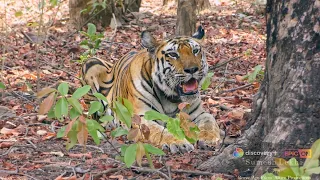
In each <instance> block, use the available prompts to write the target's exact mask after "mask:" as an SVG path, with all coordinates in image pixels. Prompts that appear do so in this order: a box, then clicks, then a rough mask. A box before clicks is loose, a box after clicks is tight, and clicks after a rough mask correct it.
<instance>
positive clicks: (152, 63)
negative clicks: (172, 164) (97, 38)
mask: <svg viewBox="0 0 320 180" xmlns="http://www.w3.org/2000/svg"><path fill="white" fill-rule="evenodd" d="M198 33H200V32H198ZM142 44H143V45H144V46H145V47H146V49H143V50H141V51H139V52H130V53H128V54H127V55H126V56H124V57H123V58H122V59H121V60H119V61H118V62H116V63H115V64H114V65H112V64H111V63H107V62H105V61H103V60H101V59H97V58H92V59H89V60H88V61H87V62H86V63H85V64H84V65H83V68H82V71H81V73H82V78H83V83H84V84H88V85H90V86H91V87H92V88H91V93H95V92H100V93H102V94H104V95H105V96H106V97H107V99H108V102H112V101H114V100H115V99H116V98H117V97H123V98H126V99H128V100H129V101H131V102H132V104H133V105H134V113H135V114H138V115H141V116H143V115H144V113H145V112H146V111H148V110H152V109H153V110H156V111H158V112H160V113H163V114H166V115H168V116H171V117H174V116H175V115H176V114H177V113H178V112H179V110H178V104H179V103H181V102H188V103H189V104H190V105H191V106H190V108H188V111H187V113H189V115H190V117H191V119H192V121H193V122H195V123H197V124H198V126H199V128H200V135H199V138H200V140H202V141H204V142H205V143H207V144H214V143H216V142H217V141H218V140H219V139H220V130H219V127H218V126H217V124H216V122H215V120H214V118H213V117H212V116H211V115H210V114H209V113H206V112H205V111H204V110H203V109H202V106H201V99H200V96H199V90H200V89H199V88H200V87H201V84H202V82H203V80H204V78H205V76H206V74H207V71H208V65H207V63H206V59H205V54H204V52H203V51H202V49H201V46H200V43H199V42H198V40H197V38H194V37H176V38H173V39H169V40H165V41H162V42H156V41H155V39H153V37H152V36H151V35H150V34H148V33H147V32H145V33H143V34H142ZM142 123H144V124H146V125H147V126H148V127H149V129H150V132H151V134H150V138H149V140H150V141H151V142H153V143H154V144H160V145H165V144H166V145H169V147H170V149H171V151H173V152H176V151H190V150H192V149H193V146H192V145H191V144H190V143H189V142H187V141H186V140H178V139H176V138H174V137H173V136H172V135H171V134H170V133H168V132H167V130H166V129H165V127H164V126H163V124H162V122H160V121H159V122H158V121H145V120H143V122H142ZM114 124H116V125H118V122H117V121H115V122H114ZM162 133H163V134H162Z"/></svg>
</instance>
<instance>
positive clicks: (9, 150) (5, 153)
mask: <svg viewBox="0 0 320 180" xmlns="http://www.w3.org/2000/svg"><path fill="white" fill-rule="evenodd" d="M28 146H31V145H29V144H27V145H12V146H11V147H10V148H9V149H8V150H7V151H6V152H4V153H3V154H0V157H1V156H5V155H7V154H9V153H10V152H11V150H12V149H13V148H14V147H28ZM32 148H33V147H32Z"/></svg>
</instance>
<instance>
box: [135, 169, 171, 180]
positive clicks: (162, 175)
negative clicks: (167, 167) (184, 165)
mask: <svg viewBox="0 0 320 180" xmlns="http://www.w3.org/2000/svg"><path fill="white" fill-rule="evenodd" d="M132 168H134V170H136V171H140V172H149V173H157V174H159V175H160V176H161V177H163V178H165V179H168V180H170V177H169V176H167V175H166V174H165V173H163V172H161V171H159V170H157V169H150V168H141V167H135V166H133V167H132Z"/></svg>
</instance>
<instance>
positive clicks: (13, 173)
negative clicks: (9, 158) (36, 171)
mask: <svg viewBox="0 0 320 180" xmlns="http://www.w3.org/2000/svg"><path fill="white" fill-rule="evenodd" d="M0 173H1V174H2V173H4V174H10V175H19V176H27V177H28V178H30V179H34V180H38V179H36V178H34V177H32V176H30V175H28V174H23V173H19V171H18V169H16V170H15V171H6V170H0Z"/></svg>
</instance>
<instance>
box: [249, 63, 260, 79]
mask: <svg viewBox="0 0 320 180" xmlns="http://www.w3.org/2000/svg"><path fill="white" fill-rule="evenodd" d="M261 69H262V66H261V65H257V66H256V67H254V70H253V72H252V73H251V74H250V75H249V77H248V82H249V83H252V82H254V81H255V80H256V78H257V75H258V73H259V72H260V71H261Z"/></svg>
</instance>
